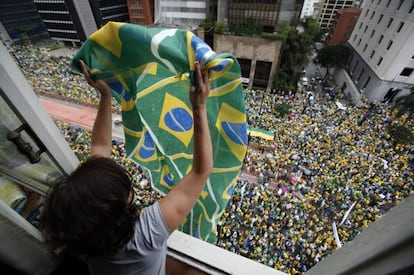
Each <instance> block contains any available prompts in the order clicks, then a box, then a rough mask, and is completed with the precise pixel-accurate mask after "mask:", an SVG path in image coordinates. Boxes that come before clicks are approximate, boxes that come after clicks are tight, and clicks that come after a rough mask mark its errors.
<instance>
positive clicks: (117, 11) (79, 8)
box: [33, 0, 129, 46]
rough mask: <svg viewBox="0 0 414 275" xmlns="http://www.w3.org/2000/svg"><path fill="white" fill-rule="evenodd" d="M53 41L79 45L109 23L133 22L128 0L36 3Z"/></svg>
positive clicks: (41, 1)
mask: <svg viewBox="0 0 414 275" xmlns="http://www.w3.org/2000/svg"><path fill="white" fill-rule="evenodd" d="M33 2H34V4H35V5H36V8H37V10H38V11H39V14H40V17H41V18H42V20H43V23H44V24H45V25H46V28H47V30H48V32H49V35H50V36H51V37H52V39H55V40H57V41H59V42H62V43H66V44H72V45H77V46H79V45H80V44H81V42H83V41H85V40H86V38H87V37H88V36H89V35H90V34H91V33H93V32H94V31H96V30H97V29H98V28H100V27H101V26H103V25H104V24H105V23H106V22H108V21H120V22H129V16H128V7H127V4H126V0H113V1H104V0H91V1H75V0H54V1H47V0H34V1H33Z"/></svg>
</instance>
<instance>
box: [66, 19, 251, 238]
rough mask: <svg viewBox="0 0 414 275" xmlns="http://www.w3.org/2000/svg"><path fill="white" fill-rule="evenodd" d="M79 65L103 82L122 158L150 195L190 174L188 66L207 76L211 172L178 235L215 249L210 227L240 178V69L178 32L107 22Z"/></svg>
mask: <svg viewBox="0 0 414 275" xmlns="http://www.w3.org/2000/svg"><path fill="white" fill-rule="evenodd" d="M79 59H82V60H84V61H85V63H86V64H87V65H88V66H89V68H90V71H91V76H92V77H93V78H95V79H104V80H105V81H106V82H107V83H108V85H109V86H110V87H111V89H112V94H113V96H114V97H115V98H116V99H117V101H118V102H119V104H120V105H121V109H122V120H123V125H124V133H125V147H126V151H127V154H128V157H129V158H130V159H132V160H134V161H135V162H137V163H138V164H139V165H141V166H143V167H145V168H146V169H148V171H149V172H150V175H151V183H152V186H153V188H154V189H156V190H157V191H159V192H160V193H161V194H166V193H168V192H169V191H170V190H171V189H172V188H173V187H174V185H175V184H177V183H178V181H179V180H180V179H181V178H182V177H183V176H184V175H186V174H187V173H188V172H189V171H190V170H191V163H192V158H193V116H192V111H191V103H190V101H189V92H190V88H191V86H192V85H194V62H195V61H198V62H199V63H200V64H201V67H202V70H209V71H210V76H211V91H210V96H209V99H208V101H207V116H208V121H209V128H210V133H211V139H212V143H213V172H212V174H211V175H210V177H209V179H208V181H207V183H206V186H205V189H204V191H203V192H202V194H201V196H200V197H199V199H198V201H197V204H196V206H195V207H194V208H193V210H192V211H191V213H190V214H189V215H188V217H187V218H186V220H185V222H184V223H183V224H182V226H181V227H180V230H182V231H183V232H186V233H188V234H191V235H193V236H195V237H197V238H200V239H202V240H205V241H208V242H211V243H214V242H215V238H216V224H217V222H218V221H219V219H220V216H221V214H222V213H223V211H224V209H225V207H226V205H227V202H228V200H229V198H230V197H231V194H232V191H233V187H234V185H235V184H236V180H237V178H238V175H239V173H240V168H241V164H242V161H243V158H244V155H245V153H246V149H247V124H246V114H245V106H244V97H243V91H242V87H241V77H240V66H239V64H238V62H237V59H236V58H235V57H234V56H232V55H230V54H217V53H215V52H214V51H212V49H211V48H210V47H209V46H208V45H207V44H206V43H205V42H204V41H202V40H201V39H200V38H199V37H197V36H196V35H194V34H193V33H192V32H190V31H188V30H184V29H171V28H160V27H142V26H139V25H134V24H127V23H115V22H109V23H107V24H106V25H105V26H104V27H102V28H101V29H99V30H98V31H96V32H95V33H93V34H92V35H91V36H90V37H89V38H88V39H87V41H85V43H84V44H83V46H82V47H81V48H80V49H79V51H78V53H77V54H76V55H75V57H74V58H73V60H72V67H73V69H74V70H75V71H80V68H79V66H78V62H79Z"/></svg>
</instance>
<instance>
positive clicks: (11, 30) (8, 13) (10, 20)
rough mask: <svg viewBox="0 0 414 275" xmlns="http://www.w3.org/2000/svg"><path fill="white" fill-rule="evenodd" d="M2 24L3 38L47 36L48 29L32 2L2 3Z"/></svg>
mask: <svg viewBox="0 0 414 275" xmlns="http://www.w3.org/2000/svg"><path fill="white" fill-rule="evenodd" d="M0 22H1V23H2V25H3V27H4V29H2V30H1V32H2V33H3V35H2V37H8V38H7V39H9V38H10V39H12V40H16V39H19V38H22V37H23V36H24V37H26V38H35V37H37V36H44V35H46V36H47V31H46V27H45V25H44V24H43V22H42V19H41V18H40V16H39V13H38V12H37V10H36V7H35V6H34V4H33V1H32V0H15V1H1V2H0ZM4 32H6V33H4Z"/></svg>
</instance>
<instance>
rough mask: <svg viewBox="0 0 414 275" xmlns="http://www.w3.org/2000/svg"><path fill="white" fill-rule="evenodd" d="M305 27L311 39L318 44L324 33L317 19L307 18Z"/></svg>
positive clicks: (304, 23)
mask: <svg viewBox="0 0 414 275" xmlns="http://www.w3.org/2000/svg"><path fill="white" fill-rule="evenodd" d="M303 27H304V28H305V32H306V34H307V35H309V36H310V37H311V39H312V41H314V42H318V41H320V40H321V38H322V34H323V32H322V30H321V28H320V27H319V25H318V23H317V22H316V20H315V19H313V18H312V17H307V18H306V19H305V21H304V22H303Z"/></svg>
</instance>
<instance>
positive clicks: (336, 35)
mask: <svg viewBox="0 0 414 275" xmlns="http://www.w3.org/2000/svg"><path fill="white" fill-rule="evenodd" d="M360 14H361V9H360V8H347V9H341V10H338V11H337V13H336V16H335V19H334V20H333V22H332V25H331V27H330V29H329V34H328V37H327V38H326V41H325V43H326V44H327V45H338V44H343V43H345V42H346V41H348V39H349V37H350V36H351V33H352V31H353V30H354V26H355V24H356V22H357V20H358V18H359V15H360Z"/></svg>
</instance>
